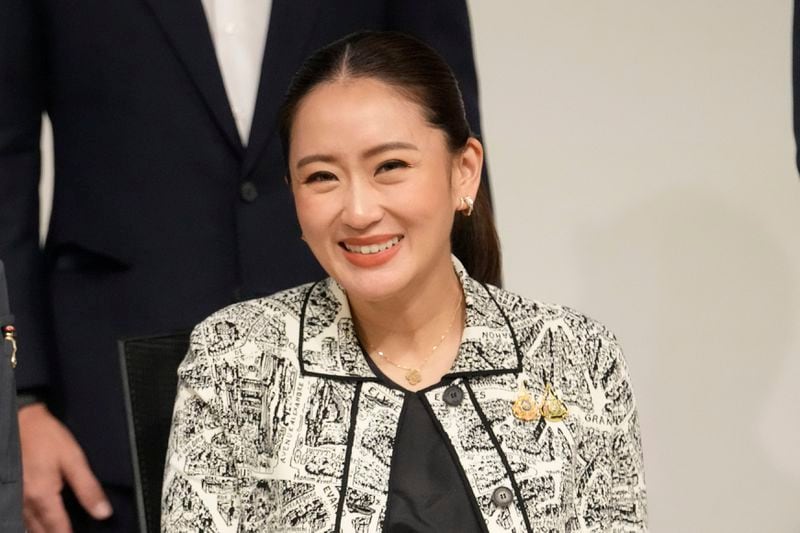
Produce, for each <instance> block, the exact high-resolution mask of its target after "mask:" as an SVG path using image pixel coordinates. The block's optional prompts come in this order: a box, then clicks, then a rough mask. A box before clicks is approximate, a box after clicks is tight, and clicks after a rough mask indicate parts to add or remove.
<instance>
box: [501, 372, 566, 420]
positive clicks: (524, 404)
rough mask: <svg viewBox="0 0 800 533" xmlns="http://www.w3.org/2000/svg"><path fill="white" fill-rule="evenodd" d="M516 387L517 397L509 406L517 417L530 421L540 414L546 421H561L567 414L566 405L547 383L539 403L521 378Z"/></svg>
mask: <svg viewBox="0 0 800 533" xmlns="http://www.w3.org/2000/svg"><path fill="white" fill-rule="evenodd" d="M518 388H519V392H518V394H517V398H516V399H515V400H514V403H513V404H512V406H511V412H513V413H514V416H515V417H516V418H517V419H519V420H522V421H524V422H530V421H531V420H537V419H538V418H539V417H540V416H541V417H544V419H545V420H547V421H548V422H561V421H562V420H564V419H565V418H566V417H567V415H568V414H569V411H568V410H567V406H566V405H565V404H564V402H562V401H561V400H560V399H559V398H558V397H557V396H556V394H555V393H554V392H553V388H552V387H551V386H550V384H549V383H548V384H546V385H545V389H544V397H543V398H542V401H541V405H537V403H536V402H535V401H534V400H533V397H532V396H531V393H530V392H529V391H528V389H527V387H525V384H524V382H523V381H522V380H520V382H519V385H518Z"/></svg>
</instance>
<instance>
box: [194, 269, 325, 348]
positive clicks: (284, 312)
mask: <svg viewBox="0 0 800 533" xmlns="http://www.w3.org/2000/svg"><path fill="white" fill-rule="evenodd" d="M313 285H314V283H308V284H305V285H299V286H297V287H293V288H291V289H286V290H283V291H280V292H277V293H275V294H272V295H270V296H265V297H262V298H255V299H252V300H246V301H243V302H238V303H235V304H232V305H229V306H227V307H224V308H222V309H220V310H218V311H216V312H214V313H212V314H211V315H209V316H208V317H207V318H206V319H204V320H203V321H202V322H200V323H199V324H197V326H195V328H194V329H193V330H192V335H191V343H190V346H191V351H192V352H195V353H196V354H197V353H204V354H207V355H214V356H223V357H224V356H225V355H230V354H232V353H234V352H236V351H239V350H241V348H242V347H243V346H245V345H247V344H251V345H252V344H256V345H263V344H265V343H266V344H271V345H274V346H278V345H282V344H284V343H286V342H288V340H289V339H288V335H289V332H290V331H293V330H295V329H296V328H297V326H298V325H299V323H300V314H301V312H302V308H303V303H304V300H305V298H306V295H307V294H308V292H309V290H310V288H311V287H312V286H313Z"/></svg>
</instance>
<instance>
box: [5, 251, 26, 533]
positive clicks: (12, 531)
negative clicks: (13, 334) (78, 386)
mask: <svg viewBox="0 0 800 533" xmlns="http://www.w3.org/2000/svg"><path fill="white" fill-rule="evenodd" d="M13 323H14V317H13V316H12V315H11V312H10V311H9V308H8V293H7V292H6V276H5V269H4V268H3V262H2V261H0V329H2V328H3V327H4V326H8V325H12V324H13ZM11 352H12V346H11V343H10V342H8V341H3V339H2V337H0V531H3V532H7V533H16V532H20V533H22V532H23V531H24V530H25V529H24V528H23V527H22V469H21V468H20V464H19V460H20V455H19V430H18V427H17V402H16V396H15V394H14V371H13V369H12V368H11Z"/></svg>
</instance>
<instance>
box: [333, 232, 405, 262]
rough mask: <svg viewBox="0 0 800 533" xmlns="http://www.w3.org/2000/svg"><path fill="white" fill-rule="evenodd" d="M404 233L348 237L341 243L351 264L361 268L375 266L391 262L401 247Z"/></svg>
mask: <svg viewBox="0 0 800 533" xmlns="http://www.w3.org/2000/svg"><path fill="white" fill-rule="evenodd" d="M402 241H403V235H394V236H389V235H375V236H373V237H362V238H357V239H348V240H347V241H341V242H340V243H339V244H340V246H341V247H342V249H343V250H344V257H345V259H347V260H348V261H349V262H350V263H351V264H353V265H355V266H357V267H360V268H374V267H378V266H381V265H383V264H385V263H387V262H389V261H390V260H391V259H392V258H393V257H394V256H395V255H396V254H397V251H398V250H399V249H400V248H401V246H400V243H401V242H402Z"/></svg>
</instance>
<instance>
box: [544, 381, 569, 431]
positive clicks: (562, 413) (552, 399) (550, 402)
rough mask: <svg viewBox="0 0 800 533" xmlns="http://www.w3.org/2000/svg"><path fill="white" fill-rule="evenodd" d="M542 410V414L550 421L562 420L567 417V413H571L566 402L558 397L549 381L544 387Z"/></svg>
mask: <svg viewBox="0 0 800 533" xmlns="http://www.w3.org/2000/svg"><path fill="white" fill-rule="evenodd" d="M541 410H542V416H543V417H544V418H545V420H547V421H548V422H561V421H562V420H564V419H565V418H567V415H568V414H569V411H567V406H566V405H564V402H562V401H561V400H559V399H558V397H557V396H556V395H555V393H554V392H553V389H552V388H551V387H550V384H549V383H548V384H547V385H546V386H545V389H544V399H543V400H542V407H541Z"/></svg>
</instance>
